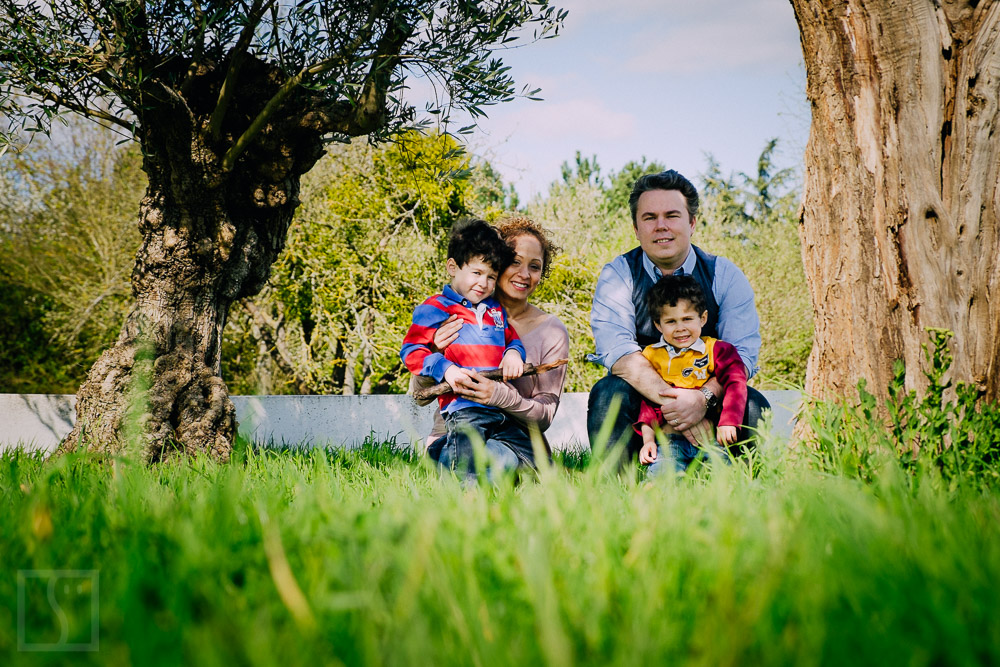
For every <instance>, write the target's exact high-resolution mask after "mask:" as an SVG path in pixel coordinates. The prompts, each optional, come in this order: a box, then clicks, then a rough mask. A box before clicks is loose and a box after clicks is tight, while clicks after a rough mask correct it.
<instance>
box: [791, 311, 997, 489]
mask: <svg viewBox="0 0 1000 667" xmlns="http://www.w3.org/2000/svg"><path fill="white" fill-rule="evenodd" d="M927 331H928V333H929V335H930V341H929V343H930V344H929V345H928V344H925V345H924V346H923V347H924V352H925V355H926V362H927V364H926V368H925V369H924V376H925V377H926V379H927V387H926V389H925V391H924V393H923V397H920V396H919V395H918V393H917V391H916V390H910V391H906V390H905V377H906V368H905V366H904V364H903V362H902V361H897V362H896V364H895V367H894V370H895V373H894V377H893V379H892V381H891V382H890V383H889V386H888V394H889V398H888V400H887V401H886V403H885V405H884V406H880V405H879V404H878V401H877V399H876V398H875V396H874V395H872V394H871V393H870V392H868V391H867V390H866V383H865V381H864V380H862V381H861V382H859V383H858V401H857V403H856V404H848V403H847V402H845V401H814V402H812V403H811V404H810V406H809V409H808V411H807V413H806V415H807V419H808V425H809V428H810V431H811V434H810V436H809V444H810V445H812V448H813V451H814V455H815V457H816V459H817V461H818V464H819V466H820V468H821V469H824V470H829V471H831V472H836V473H838V474H843V475H848V476H852V477H857V478H860V479H863V480H865V481H869V482H870V481H873V480H875V479H876V478H877V477H878V476H879V475H880V474H881V473H882V471H883V469H884V468H885V467H886V466H887V465H890V464H891V465H898V466H899V467H900V469H901V470H902V471H904V472H905V473H906V474H907V476H908V478H909V479H910V480H911V484H912V486H913V488H914V489H915V490H916V489H919V487H920V485H921V484H924V483H931V484H934V485H944V486H946V487H947V488H948V489H949V490H951V491H954V490H955V489H956V488H958V487H959V486H963V485H965V486H973V487H980V486H996V485H997V482H998V481H1000V469H998V464H1000V406H998V405H996V404H994V403H987V402H985V401H984V400H982V396H981V395H980V393H979V391H978V390H977V389H976V387H975V386H974V385H972V384H969V383H964V382H960V383H958V385H957V386H955V389H954V391H953V392H952V391H949V390H950V389H951V387H952V382H951V380H949V379H948V378H947V373H948V369H949V368H950V367H951V363H952V361H953V358H952V355H951V352H950V351H949V349H948V341H949V340H950V339H951V337H952V333H951V332H950V331H946V330H944V329H933V328H931V329H928V330H927Z"/></svg>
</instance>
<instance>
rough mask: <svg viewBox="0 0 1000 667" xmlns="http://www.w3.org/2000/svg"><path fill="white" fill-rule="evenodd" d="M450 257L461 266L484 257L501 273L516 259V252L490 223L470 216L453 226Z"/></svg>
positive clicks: (485, 260)
mask: <svg viewBox="0 0 1000 667" xmlns="http://www.w3.org/2000/svg"><path fill="white" fill-rule="evenodd" d="M448 257H450V258H451V259H453V260H455V263H456V264H458V265H459V266H465V265H466V264H468V263H469V260H472V259H475V258H476V257H482V258H483V261H484V262H486V263H487V264H489V265H490V266H491V267H493V270H494V271H496V272H497V274H498V275H499V274H500V273H502V272H503V271H504V269H506V268H507V267H508V266H510V263H511V262H513V261H514V257H515V253H514V249H513V248H511V247H510V246H509V245H507V243H506V242H504V240H503V239H502V238H500V234H499V233H498V232H497V230H496V229H495V228H494V227H493V226H492V225H490V223H488V222H486V221H485V220H480V219H478V218H468V219H465V220H460V221H458V222H456V223H455V225H454V226H453V227H452V228H451V239H449V241H448Z"/></svg>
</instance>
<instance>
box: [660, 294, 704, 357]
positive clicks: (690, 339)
mask: <svg viewBox="0 0 1000 667" xmlns="http://www.w3.org/2000/svg"><path fill="white" fill-rule="evenodd" d="M707 321H708V311H706V312H704V313H699V312H698V311H697V310H695V309H694V306H692V305H691V302H690V301H688V300H686V299H681V300H679V301H678V302H677V305H675V306H670V305H666V306H663V308H661V309H660V317H659V319H655V320H653V325H654V326H655V327H656V330H657V331H659V332H660V333H661V334H663V340H665V341H667V342H668V343H670V344H671V345H673V346H674V347H676V348H688V347H691V346H692V345H694V342H695V341H696V340H698V339H699V338H700V337H701V330H702V328H703V327H704V326H705V323H706V322H707Z"/></svg>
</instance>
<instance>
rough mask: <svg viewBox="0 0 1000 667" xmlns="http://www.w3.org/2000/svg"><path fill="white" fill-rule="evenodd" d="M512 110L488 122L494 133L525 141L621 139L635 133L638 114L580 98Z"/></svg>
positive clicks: (491, 132)
mask: <svg viewBox="0 0 1000 667" xmlns="http://www.w3.org/2000/svg"><path fill="white" fill-rule="evenodd" d="M519 106H520V108H519V109H518V110H516V111H514V112H512V113H505V114H503V115H498V117H497V118H496V119H495V121H485V122H484V123H482V125H484V126H486V127H487V128H488V130H489V133H490V134H491V135H500V136H504V135H508V134H515V133H516V134H517V136H518V137H519V138H520V139H522V140H530V141H548V142H561V141H565V140H574V141H579V142H587V143H593V142H601V141H621V140H628V139H633V138H635V136H636V131H637V128H638V123H637V120H636V117H635V116H634V115H633V114H631V113H628V112H626V111H621V110H616V109H612V108H610V107H608V106H607V105H606V104H605V103H604V102H602V101H599V100H593V99H586V98H577V99H570V100H564V101H558V102H556V101H553V102H538V103H528V104H522V105H519Z"/></svg>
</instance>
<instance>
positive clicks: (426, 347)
mask: <svg viewBox="0 0 1000 667" xmlns="http://www.w3.org/2000/svg"><path fill="white" fill-rule="evenodd" d="M451 315H458V316H459V318H461V320H462V321H463V326H462V328H461V329H460V330H459V332H458V338H456V339H455V342H453V343H452V344H451V345H449V346H448V347H447V348H446V349H445V351H444V354H441V353H440V352H431V347H430V346H431V344H432V343H433V341H434V332H435V331H437V328H438V327H439V326H441V324H442V323H443V322H444V321H445V320H446V319H448V317H449V316H451ZM507 350H517V352H518V354H520V355H521V359H522V360H523V359H524V356H525V355H524V345H523V344H522V343H521V339H520V338H519V337H518V335H517V332H516V331H514V327H512V326H511V325H510V322H508V321H507V312H506V311H505V310H504V309H503V306H501V305H500V302H499V301H497V300H496V299H494V298H493V297H487V298H485V299H483V300H482V301H480V302H479V304H478V305H472V304H471V303H470V302H469V300H468V299H465V298H463V297H462V296H461V295H460V294H458V292H456V291H455V290H453V289H452V288H451V286H450V285H445V286H444V289H443V290H442V293H441V294H435V295H434V296H432V297H430V298H429V299H427V300H426V301H424V302H423V303H422V304H420V305H419V306H417V307H416V308H415V309H414V311H413V323H412V324H411V325H410V329H409V330H408V331H407V332H406V336H405V337H404V338H403V347H402V349H401V350H400V351H399V356H400V358H401V359H402V360H403V363H404V364H406V367H407V368H408V369H409V370H410V372H411V373H414V374H416V375H429V376H431V377H433V378H434V379H435V380H437V381H438V382H443V381H444V374H445V371H447V370H448V368H449V367H451V366H453V365H458V366H462V367H463V368H472V369H475V370H477V371H481V370H486V369H489V368H496V367H498V366H499V365H500V361H501V360H502V359H503V355H504V353H505V352H506V351H507ZM438 402H439V404H440V406H441V413H442V414H448V413H451V412H455V411H456V410H461V409H462V408H468V407H472V406H476V407H480V408H481V407H485V406H483V405H482V404H481V403H476V402H474V401H470V400H468V399H465V398H461V397H458V396H455V394H452V393H449V394H445V395H444V396H441V397H440V398H439V399H438Z"/></svg>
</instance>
